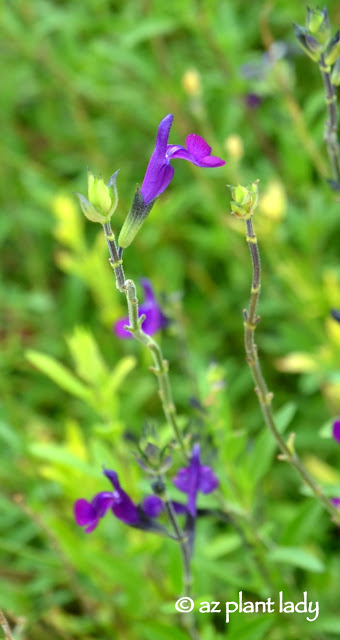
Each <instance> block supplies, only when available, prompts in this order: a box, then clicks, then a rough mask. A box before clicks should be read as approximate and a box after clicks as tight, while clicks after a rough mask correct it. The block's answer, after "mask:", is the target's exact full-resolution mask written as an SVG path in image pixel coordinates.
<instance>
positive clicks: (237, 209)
mask: <svg viewBox="0 0 340 640" xmlns="http://www.w3.org/2000/svg"><path fill="white" fill-rule="evenodd" d="M258 182H259V181H258V180H255V182H253V183H252V184H249V185H248V186H247V187H242V186H241V185H240V184H239V185H237V187H232V186H230V185H228V186H229V188H230V191H231V196H232V198H233V200H232V201H231V203H230V207H231V211H232V213H233V214H234V215H235V216H236V217H237V218H242V219H243V220H249V218H251V217H252V215H253V213H254V210H255V208H256V206H257V203H258V186H257V185H258Z"/></svg>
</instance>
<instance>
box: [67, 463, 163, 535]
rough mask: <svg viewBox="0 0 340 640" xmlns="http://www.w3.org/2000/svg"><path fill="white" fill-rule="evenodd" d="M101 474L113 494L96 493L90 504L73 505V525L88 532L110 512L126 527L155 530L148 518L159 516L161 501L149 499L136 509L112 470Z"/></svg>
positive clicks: (83, 501)
mask: <svg viewBox="0 0 340 640" xmlns="http://www.w3.org/2000/svg"><path fill="white" fill-rule="evenodd" d="M104 475H105V476H106V477H107V478H108V480H110V482H111V484H112V485H113V488H114V491H102V492H101V493H97V495H95V496H94V498H92V500H91V502H88V501H87V500H85V498H80V499H79V500H77V501H76V503H75V505H74V516H75V520H76V523H77V524H78V525H79V526H80V527H85V532H86V533H90V532H91V531H93V530H94V529H95V528H96V527H97V525H98V523H99V521H100V519H101V518H103V517H104V516H105V514H106V513H107V512H108V510H109V509H111V511H112V513H113V514H114V515H115V516H116V518H118V520H121V521H122V522H124V523H125V524H128V525H130V526H132V527H137V528H139V529H145V530H154V529H155V528H156V527H155V525H153V524H152V523H151V522H150V519H151V518H156V517H157V516H158V515H159V514H160V512H161V510H162V508H163V503H162V500H161V499H160V498H158V497H157V496H148V497H146V498H145V499H144V501H143V503H142V506H141V507H139V506H137V505H135V504H134V502H133V501H132V500H131V498H130V496H128V494H127V493H126V492H125V491H124V490H123V489H122V487H121V486H120V483H119V480H118V476H117V473H116V472H115V471H110V470H109V469H105V470H104Z"/></svg>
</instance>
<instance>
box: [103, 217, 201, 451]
mask: <svg viewBox="0 0 340 640" xmlns="http://www.w3.org/2000/svg"><path fill="white" fill-rule="evenodd" d="M103 229H104V234H105V238H106V241H107V245H108V248H109V252H110V259H109V260H110V264H111V266H112V268H113V270H114V273H115V276H116V285H117V289H119V291H121V292H124V293H125V294H126V300H127V304H128V312H129V322H130V327H129V331H130V332H131V334H132V335H133V337H134V338H135V339H136V340H138V341H139V342H141V343H142V344H144V345H145V346H146V347H147V348H148V349H150V351H151V354H152V357H153V361H154V365H155V366H154V367H153V368H152V372H153V373H154V374H155V375H156V376H157V378H158V384H159V391H158V393H159V397H160V399H161V403H162V407H163V411H164V415H165V418H166V420H167V422H168V424H169V425H170V427H171V428H172V430H173V432H174V434H175V437H176V439H177V442H178V443H179V446H180V448H181V449H182V452H183V455H184V457H185V458H186V459H188V455H187V451H186V446H185V444H184V440H183V437H182V434H181V431H180V428H179V426H178V423H177V415H176V407H175V404H174V401H173V399H172V390H171V384H170V378H169V364H168V361H167V360H165V359H164V358H163V353H162V350H161V348H160V346H159V344H158V343H157V342H156V341H155V340H153V338H151V336H148V335H147V334H146V333H144V331H143V330H142V328H141V324H142V321H141V319H140V318H139V317H138V298H137V293H136V286H135V283H134V282H133V280H126V281H125V275H124V269H123V259H122V252H121V251H120V250H119V249H118V247H117V245H116V242H115V236H114V233H113V231H112V229H111V225H110V223H109V222H108V223H106V224H103Z"/></svg>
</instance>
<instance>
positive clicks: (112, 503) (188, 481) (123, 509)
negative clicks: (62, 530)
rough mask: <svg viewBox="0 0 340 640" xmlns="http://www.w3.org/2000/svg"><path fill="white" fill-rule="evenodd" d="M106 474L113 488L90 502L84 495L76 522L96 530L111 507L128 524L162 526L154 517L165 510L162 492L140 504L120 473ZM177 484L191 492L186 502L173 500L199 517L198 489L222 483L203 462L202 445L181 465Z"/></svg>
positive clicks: (206, 489)
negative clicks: (186, 464)
mask: <svg viewBox="0 0 340 640" xmlns="http://www.w3.org/2000/svg"><path fill="white" fill-rule="evenodd" d="M104 475H105V476H106V477H107V479H108V480H109V481H110V482H111V484H112V486H113V489H114V490H113V491H102V492H101V493H97V494H96V495H95V496H94V498H92V500H91V501H90V502H88V500H86V499H85V498H80V499H79V500H77V501H76V503H75V505H74V516H75V520H76V523H77V524H78V525H79V526H80V527H84V529H85V532H86V533H90V532H91V531H93V530H94V529H95V528H96V527H97V525H98V523H99V521H100V520H101V518H103V517H104V516H105V515H106V513H107V512H108V511H109V510H110V511H111V512H112V513H113V515H114V516H115V517H116V518H118V520H121V521H122V522H124V523H125V524H127V525H129V526H131V527H136V528H138V529H144V530H145V531H157V530H162V528H161V527H159V526H158V527H157V525H156V524H155V522H154V519H156V518H158V516H159V515H160V514H161V513H162V511H163V508H164V503H163V501H162V499H161V498H160V497H159V496H155V495H150V496H147V497H146V498H144V500H143V502H142V503H141V505H136V504H135V503H134V502H133V501H132V500H131V498H130V496H129V495H128V494H127V493H126V492H125V491H124V490H123V489H122V487H121V485H120V482H119V480H118V476H117V473H116V472H115V471H110V470H108V469H105V470H104ZM173 483H174V485H175V486H176V487H177V488H178V489H179V490H180V491H182V492H183V493H186V494H187V495H188V501H187V504H186V505H183V504H182V503H178V502H173V503H172V505H173V508H174V510H175V511H176V513H178V514H180V513H185V514H189V515H190V516H192V518H196V515H197V507H196V503H197V496H198V493H199V492H201V493H205V494H207V493H211V492H212V491H214V489H216V487H217V486H218V479H217V477H216V476H215V474H214V473H213V471H212V469H211V468H210V467H207V466H204V465H202V464H201V460H200V447H199V445H198V444H195V445H194V447H193V452H192V457H191V459H190V462H189V465H188V466H187V467H183V468H182V469H180V470H179V471H178V473H177V475H176V477H175V478H174V479H173Z"/></svg>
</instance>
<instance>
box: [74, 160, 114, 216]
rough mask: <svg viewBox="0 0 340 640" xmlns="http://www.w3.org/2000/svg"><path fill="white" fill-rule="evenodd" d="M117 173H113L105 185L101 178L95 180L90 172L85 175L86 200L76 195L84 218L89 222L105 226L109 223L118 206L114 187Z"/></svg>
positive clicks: (78, 194) (80, 195)
mask: <svg viewBox="0 0 340 640" xmlns="http://www.w3.org/2000/svg"><path fill="white" fill-rule="evenodd" d="M117 175H118V171H116V173H114V174H113V175H112V176H111V178H110V179H109V181H108V183H107V184H105V182H104V180H103V178H102V177H101V176H100V177H99V178H97V177H96V176H94V175H93V173H92V172H91V171H89V172H88V174H87V191H88V194H87V195H88V198H85V196H83V195H82V194H80V193H76V195H77V196H78V198H79V201H80V206H81V208H82V211H83V213H84V215H85V216H86V218H88V219H89V220H91V222H98V223H100V224H105V223H106V222H109V220H110V218H111V216H112V215H113V213H114V212H115V210H116V207H117V204H118V193H117V187H116V179H117Z"/></svg>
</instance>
